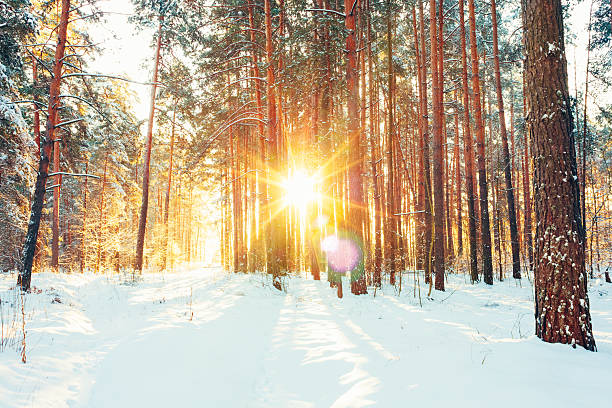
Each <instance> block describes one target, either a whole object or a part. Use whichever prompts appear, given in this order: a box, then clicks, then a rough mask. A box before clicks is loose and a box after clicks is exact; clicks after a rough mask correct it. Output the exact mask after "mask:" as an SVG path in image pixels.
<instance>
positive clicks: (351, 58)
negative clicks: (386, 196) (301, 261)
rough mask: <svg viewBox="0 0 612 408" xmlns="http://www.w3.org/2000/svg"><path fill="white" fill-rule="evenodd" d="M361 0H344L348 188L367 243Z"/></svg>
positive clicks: (360, 276)
mask: <svg viewBox="0 0 612 408" xmlns="http://www.w3.org/2000/svg"><path fill="white" fill-rule="evenodd" d="M355 1H357V2H358V0H344V11H345V16H346V17H345V20H344V23H345V27H346V31H347V37H346V58H347V61H346V86H347V88H348V100H347V108H348V123H347V130H348V148H349V168H348V188H349V225H350V229H351V231H352V232H353V234H355V236H356V237H357V238H358V239H360V242H361V243H363V225H362V223H363V218H364V217H363V212H364V211H363V209H364V198H363V180H362V178H361V173H362V169H361V165H362V162H363V158H362V157H361V140H360V139H361V138H360V131H359V124H360V121H359V72H358V67H357V41H356V35H355V30H356V26H355V12H356V10H357V8H356V7H353V3H354V2H355ZM364 272H365V271H364V260H363V256H362V259H361V260H360V262H359V264H358V265H357V267H356V269H354V270H352V271H351V292H352V293H353V294H355V295H361V294H365V293H367V291H366V282H365V273H364Z"/></svg>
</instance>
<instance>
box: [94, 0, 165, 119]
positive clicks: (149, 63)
mask: <svg viewBox="0 0 612 408" xmlns="http://www.w3.org/2000/svg"><path fill="white" fill-rule="evenodd" d="M96 5H97V8H98V9H99V10H101V11H102V12H104V13H105V14H104V16H103V18H102V20H101V21H100V22H94V23H91V24H90V26H89V28H88V31H89V33H90V35H91V37H92V39H93V41H94V42H95V43H98V44H99V46H100V48H101V49H102V53H101V54H100V55H99V56H98V57H96V59H95V60H94V61H92V62H91V63H90V67H91V69H92V70H93V71H95V72H98V73H102V74H105V75H116V76H120V77H122V78H128V79H131V80H134V81H138V82H149V81H150V79H151V72H152V68H153V56H154V50H153V48H152V39H153V30H151V29H142V28H141V27H136V26H135V25H134V24H132V23H130V22H129V21H128V19H129V17H130V16H131V15H132V14H133V13H134V8H133V6H132V2H131V1H129V0H101V1H98V2H97V3H96ZM129 87H130V89H131V90H132V91H134V92H135V93H136V95H137V96H138V99H139V100H138V101H136V102H135V103H134V109H135V114H136V117H137V118H138V119H143V120H144V119H147V118H148V114H149V97H150V92H151V88H150V86H148V85H139V84H134V83H130V84H129Z"/></svg>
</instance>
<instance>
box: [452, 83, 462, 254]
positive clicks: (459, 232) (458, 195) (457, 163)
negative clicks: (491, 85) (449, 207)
mask: <svg viewBox="0 0 612 408" xmlns="http://www.w3.org/2000/svg"><path fill="white" fill-rule="evenodd" d="M455 102H456V104H457V105H459V101H458V100H457V94H456V93H455ZM453 147H454V156H455V191H456V206H457V256H458V257H461V255H462V254H463V218H462V216H463V210H462V202H463V200H462V199H461V191H462V183H461V166H460V163H461V161H460V160H459V113H458V112H457V113H455V143H454V146H453Z"/></svg>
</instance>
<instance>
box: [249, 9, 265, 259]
mask: <svg viewBox="0 0 612 408" xmlns="http://www.w3.org/2000/svg"><path fill="white" fill-rule="evenodd" d="M253 8H254V5H253V3H252V2H249V28H250V30H249V35H250V38H251V43H253V44H256V39H255V30H256V27H255V15H254V10H253ZM251 59H252V61H253V76H254V77H255V78H258V79H257V80H255V81H254V82H253V88H254V89H255V100H256V102H257V119H258V121H257V131H258V135H257V141H258V145H259V156H258V160H257V170H258V172H257V194H258V204H259V207H258V208H259V214H258V216H259V228H258V229H257V240H256V245H255V250H254V251H253V252H254V253H255V262H254V263H255V268H256V269H257V268H261V267H263V266H264V263H265V257H266V255H265V254H266V240H265V239H264V236H265V234H264V228H262V225H264V224H265V220H266V218H267V217H266V208H267V190H266V184H265V182H264V179H265V177H264V172H263V167H264V166H265V160H266V145H265V130H264V115H263V103H262V95H261V86H262V81H261V79H259V78H261V73H260V71H259V57H258V53H257V47H256V46H254V45H253V46H252V47H251Z"/></svg>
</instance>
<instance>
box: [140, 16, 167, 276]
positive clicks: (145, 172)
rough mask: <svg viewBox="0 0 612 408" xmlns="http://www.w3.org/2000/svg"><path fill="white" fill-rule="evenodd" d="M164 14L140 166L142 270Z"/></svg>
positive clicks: (160, 26)
mask: <svg viewBox="0 0 612 408" xmlns="http://www.w3.org/2000/svg"><path fill="white" fill-rule="evenodd" d="M163 22H164V16H159V29H158V32H157V46H156V48H155V63H154V65H153V79H152V82H153V85H151V107H150V110H149V123H148V126H147V140H146V145H145V158H144V163H143V168H142V204H141V206H140V217H139V219H138V239H137V241H136V261H135V263H134V269H135V270H137V271H138V272H142V260H143V251H144V240H145V232H146V229H147V213H148V210H149V167H150V163H151V147H152V145H153V121H154V120H155V96H156V93H157V74H158V70H159V57H160V51H161V37H162V26H163Z"/></svg>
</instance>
